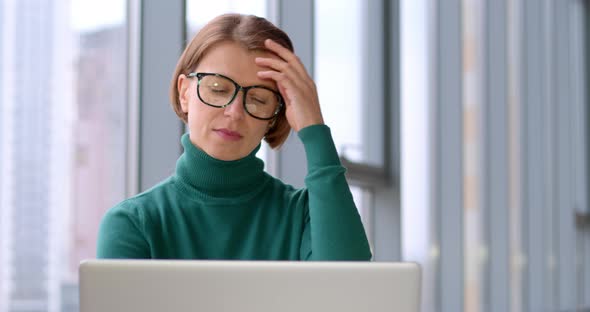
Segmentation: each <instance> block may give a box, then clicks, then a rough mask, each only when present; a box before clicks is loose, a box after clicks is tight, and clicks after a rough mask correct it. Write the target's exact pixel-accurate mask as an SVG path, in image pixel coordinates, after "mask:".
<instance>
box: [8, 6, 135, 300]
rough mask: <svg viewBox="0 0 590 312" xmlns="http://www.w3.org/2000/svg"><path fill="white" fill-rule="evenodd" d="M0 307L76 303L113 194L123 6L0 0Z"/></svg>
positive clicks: (121, 94) (118, 180)
mask: <svg viewBox="0 0 590 312" xmlns="http://www.w3.org/2000/svg"><path fill="white" fill-rule="evenodd" d="M0 14H1V16H0V21H1V22H0V47H1V49H2V52H1V53H0V55H2V57H1V58H0V67H1V68H2V74H1V75H2V78H1V79H0V89H1V90H2V95H1V96H2V97H1V100H0V102H1V103H2V105H0V127H1V128H2V130H0V159H1V161H0V165H1V166H2V172H3V174H2V176H0V194H2V195H0V201H1V202H0V220H1V221H0V222H1V224H2V225H1V226H0V311H1V312H4V311H25V310H27V311H77V310H78V304H77V301H78V291H77V282H78V264H79V262H80V260H82V259H87V258H94V257H95V249H96V247H95V244H96V235H97V231H98V226H99V222H100V220H101V217H102V215H103V213H104V212H105V211H106V210H107V209H108V208H110V207H111V206H113V205H115V204H116V203H117V202H119V201H121V200H122V199H123V198H124V196H125V191H126V190H125V172H126V165H125V164H126V162H125V158H126V131H127V130H126V127H127V121H126V120H127V107H126V103H127V101H126V80H125V77H126V76H127V75H126V72H127V70H126V69H127V66H126V62H127V61H126V54H127V53H126V49H127V46H126V44H127V32H126V29H127V26H126V2H125V1H123V0H109V1H101V2H96V1H85V0H73V1H49V2H48V1H39V0H25V1H20V0H19V1H16V0H5V1H2V2H0Z"/></svg>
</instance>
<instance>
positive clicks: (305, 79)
mask: <svg viewBox="0 0 590 312" xmlns="http://www.w3.org/2000/svg"><path fill="white" fill-rule="evenodd" d="M254 61H255V62H256V64H258V65H260V66H265V67H268V68H270V69H273V70H276V71H279V72H282V73H285V74H286V75H287V76H288V77H290V78H291V79H293V80H294V81H296V83H297V84H298V85H300V86H301V85H306V86H307V87H308V88H311V87H313V86H314V83H313V80H312V79H311V77H309V75H307V73H304V74H303V75H302V74H301V73H300V72H298V71H297V70H295V69H293V67H292V66H290V65H289V63H286V62H285V61H282V60H277V59H274V58H267V57H257V58H255V59H254ZM299 82H300V83H299Z"/></svg>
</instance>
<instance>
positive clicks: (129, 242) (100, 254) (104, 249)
mask: <svg viewBox="0 0 590 312" xmlns="http://www.w3.org/2000/svg"><path fill="white" fill-rule="evenodd" d="M127 203H128V202H122V203H121V204H119V205H118V206H115V207H113V208H112V209H110V210H109V211H108V212H107V213H106V214H105V215H104V217H103V219H102V221H101V224H100V228H99V231H98V240H97V246H96V257H97V258H99V259H101V258H102V259H117V258H119V259H148V258H150V248H149V244H148V242H147V241H146V239H145V237H144V235H143V233H142V231H141V229H142V228H143V227H142V222H141V218H140V215H139V211H138V210H137V209H132V207H130V206H128V205H127Z"/></svg>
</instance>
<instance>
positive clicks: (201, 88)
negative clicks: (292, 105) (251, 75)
mask: <svg viewBox="0 0 590 312" xmlns="http://www.w3.org/2000/svg"><path fill="white" fill-rule="evenodd" d="M187 77H189V78H193V77H197V79H198V83H197V95H198V96H199V99H200V100H201V102H203V103H205V104H207V105H209V106H213V107H218V108H223V107H227V106H229V105H230V104H231V103H232V102H233V100H234V99H235V98H236V96H237V95H238V92H240V90H244V97H243V105H244V110H246V112H247V113H248V114H249V115H250V116H252V117H254V118H256V119H261V120H270V119H273V118H275V117H276V116H277V115H278V113H279V112H280V111H281V108H282V107H283V97H282V96H281V94H280V93H278V92H277V91H275V90H273V89H271V88H268V87H265V86H250V87H242V86H240V85H239V84H238V83H237V82H235V81H233V80H232V79H230V78H229V77H226V76H223V75H220V74H213V73H190V74H188V75H187Z"/></svg>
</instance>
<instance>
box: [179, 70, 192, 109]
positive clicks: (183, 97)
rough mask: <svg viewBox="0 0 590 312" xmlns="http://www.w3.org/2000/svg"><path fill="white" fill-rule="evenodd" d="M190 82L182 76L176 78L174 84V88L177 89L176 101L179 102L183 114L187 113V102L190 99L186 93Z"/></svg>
mask: <svg viewBox="0 0 590 312" xmlns="http://www.w3.org/2000/svg"><path fill="white" fill-rule="evenodd" d="M190 82H191V80H190V79H189V78H188V77H187V76H185V75H184V74H181V75H180V76H178V80H177V82H176V88H178V101H179V102H180V107H181V108H182V111H183V112H184V113H188V102H189V99H190V97H189V94H188V93H189V90H190V88H189V85H190Z"/></svg>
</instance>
